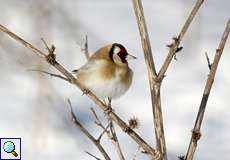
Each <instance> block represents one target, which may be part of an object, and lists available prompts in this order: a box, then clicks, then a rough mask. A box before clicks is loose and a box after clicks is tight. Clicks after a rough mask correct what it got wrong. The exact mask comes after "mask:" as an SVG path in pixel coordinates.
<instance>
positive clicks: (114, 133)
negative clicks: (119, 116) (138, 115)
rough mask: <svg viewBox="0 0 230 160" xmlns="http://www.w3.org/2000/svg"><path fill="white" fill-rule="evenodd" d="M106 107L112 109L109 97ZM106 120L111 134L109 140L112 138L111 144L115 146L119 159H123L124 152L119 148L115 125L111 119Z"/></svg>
mask: <svg viewBox="0 0 230 160" xmlns="http://www.w3.org/2000/svg"><path fill="white" fill-rule="evenodd" d="M108 107H110V109H111V110H112V99H111V98H108ZM108 122H110V132H111V134H112V139H111V140H112V142H113V145H114V146H115V148H116V150H117V154H118V156H119V158H120V160H125V157H124V154H123V153H122V149H121V146H120V143H119V141H118V138H117V133H116V130H115V127H114V125H113V121H111V119H110V118H108Z"/></svg>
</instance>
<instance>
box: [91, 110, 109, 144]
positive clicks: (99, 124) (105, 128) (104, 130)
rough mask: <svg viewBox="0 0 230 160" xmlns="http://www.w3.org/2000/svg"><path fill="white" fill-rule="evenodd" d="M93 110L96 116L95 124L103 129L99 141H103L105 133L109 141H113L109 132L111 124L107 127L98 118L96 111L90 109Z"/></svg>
mask: <svg viewBox="0 0 230 160" xmlns="http://www.w3.org/2000/svg"><path fill="white" fill-rule="evenodd" d="M90 109H91V111H92V113H93V115H94V117H95V119H96V120H95V121H94V123H95V124H96V125H97V126H99V127H100V128H102V129H103V132H102V133H101V134H100V136H99V137H98V140H100V139H101V137H102V136H103V134H104V132H105V133H106V134H107V136H108V137H109V139H111V138H112V135H111V134H110V132H109V131H108V128H109V127H110V123H109V124H108V125H107V126H106V127H105V126H104V125H103V124H102V122H101V120H100V119H99V117H98V116H97V113H96V111H95V110H94V109H93V108H92V107H91V108H90Z"/></svg>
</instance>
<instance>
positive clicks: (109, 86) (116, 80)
mask: <svg viewBox="0 0 230 160" xmlns="http://www.w3.org/2000/svg"><path fill="white" fill-rule="evenodd" d="M131 59H136V57H135V56H133V55H131V54H128V52H127V50H126V48H125V47H124V46H123V45H122V44H119V43H113V44H108V45H105V46H103V47H101V48H100V49H98V50H97V51H96V52H95V53H94V54H92V56H90V57H89V59H88V61H87V62H86V63H85V64H84V65H83V66H82V67H80V68H79V69H76V70H73V71H72V73H73V74H74V75H75V77H76V79H77V80H78V82H79V83H81V84H82V85H83V86H84V87H86V88H87V90H89V91H91V92H92V93H93V94H95V95H96V96H97V97H98V98H101V99H105V98H108V99H116V98H119V97H120V96H121V95H123V94H124V93H125V92H126V91H127V90H128V89H129V88H130V85H131V83H132V79H133V71H132V69H131V68H130V67H129V65H128V61H129V60H131Z"/></svg>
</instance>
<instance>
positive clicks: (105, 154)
mask: <svg viewBox="0 0 230 160" xmlns="http://www.w3.org/2000/svg"><path fill="white" fill-rule="evenodd" d="M68 103H69V107H70V113H71V118H72V121H73V123H74V124H75V126H76V127H78V128H79V129H80V130H81V131H82V132H83V133H84V134H85V135H86V136H87V137H88V138H89V139H90V140H91V141H92V142H93V143H94V145H95V146H96V147H97V148H98V150H99V151H100V152H101V154H102V155H103V156H104V158H105V159H106V160H111V159H110V157H109V155H108V154H107V153H106V151H105V149H104V148H103V147H102V145H101V144H100V143H99V142H98V141H97V139H95V138H94V137H93V136H92V135H91V134H90V133H89V132H88V131H87V129H85V128H84V127H83V125H82V124H81V123H80V122H79V121H78V119H77V117H76V115H75V114H74V112H73V107H72V104H71V102H70V100H69V99H68Z"/></svg>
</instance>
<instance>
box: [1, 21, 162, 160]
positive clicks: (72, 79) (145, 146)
mask: <svg viewBox="0 0 230 160" xmlns="http://www.w3.org/2000/svg"><path fill="white" fill-rule="evenodd" d="M0 30H1V31H2V32H4V33H6V34H7V35H9V36H10V37H11V38H13V39H15V40H16V41H17V42H19V43H21V44H22V45H24V46H25V47H26V48H28V49H30V50H32V51H33V52H34V53H35V54H37V55H38V56H40V57H41V58H43V59H45V60H46V61H47V62H48V63H49V64H51V65H52V66H53V67H55V68H56V69H57V70H58V71H60V72H61V73H62V74H63V75H64V76H65V77H66V78H68V79H69V82H70V83H71V84H74V85H75V86H77V87H78V88H79V89H81V90H82V91H85V90H86V88H85V87H84V86H83V85H82V84H80V83H79V82H78V81H77V79H76V78H75V77H74V76H73V75H72V74H71V73H70V72H68V71H67V70H66V69H65V68H64V67H63V66H62V65H61V64H59V63H58V62H57V61H56V59H55V56H52V54H51V55H50V54H48V55H46V54H45V53H44V52H42V51H41V50H39V49H37V48H35V47H34V46H33V45H31V44H30V43H28V42H26V41H25V40H23V39H22V38H20V37H19V36H17V35H16V34H14V33H13V32H11V31H10V30H8V29H7V28H6V27H4V26H2V25H0ZM47 57H49V58H51V60H52V61H50V60H48V58H47ZM86 95H87V96H88V97H89V98H90V99H91V100H92V101H93V102H94V103H95V104H97V106H98V107H100V108H101V109H102V110H103V111H108V110H109V108H108V106H107V105H105V104H104V103H103V102H102V101H101V100H100V99H98V98H97V97H96V96H95V95H94V94H93V93H91V92H87V94H86ZM108 116H109V117H110V118H111V119H112V120H113V121H114V122H115V123H116V124H117V125H118V126H119V127H120V128H121V129H122V130H123V131H126V129H127V128H128V125H127V124H126V123H125V122H124V121H123V120H122V119H121V118H120V117H119V116H118V115H117V114H115V113H114V112H113V111H110V112H109V113H108ZM126 133H127V134H128V135H129V136H130V137H131V138H132V139H133V140H134V141H135V142H136V143H137V144H139V145H140V146H141V147H142V149H143V150H144V151H146V152H147V153H148V154H150V155H151V156H152V157H153V158H155V159H156V160H157V159H158V158H159V152H158V151H157V150H155V149H153V148H152V147H151V146H150V145H149V144H148V143H147V142H145V141H144V140H143V139H142V138H141V137H140V136H139V135H138V134H137V133H136V132H135V131H133V130H132V129H130V130H129V132H126Z"/></svg>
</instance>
